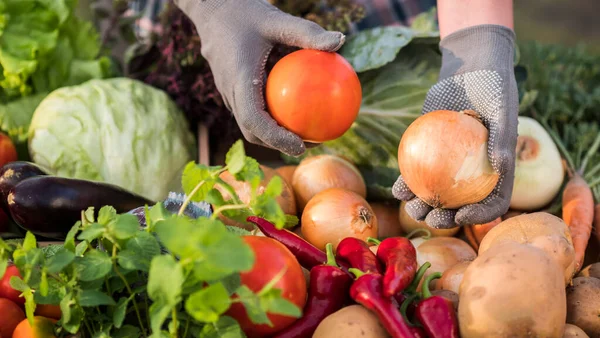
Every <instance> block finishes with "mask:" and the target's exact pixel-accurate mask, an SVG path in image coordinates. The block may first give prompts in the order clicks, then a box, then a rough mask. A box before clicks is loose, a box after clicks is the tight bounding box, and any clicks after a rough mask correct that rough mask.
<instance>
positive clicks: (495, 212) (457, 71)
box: [392, 25, 519, 228]
mask: <svg viewBox="0 0 600 338" xmlns="http://www.w3.org/2000/svg"><path fill="white" fill-rule="evenodd" d="M514 39H515V35H514V32H513V31H512V30H510V29H509V28H506V27H503V26H497V25H480V26H475V27H469V28H465V29H462V30H460V31H457V32H454V33H452V34H450V35H448V36H447V37H445V38H444V39H442V41H441V42H440V49H441V52H442V67H441V70H440V77H439V82H438V83H437V84H436V85H434V86H433V87H432V88H431V89H430V90H429V92H428V93H427V97H426V99H425V103H424V105H423V110H422V112H423V113H424V114H425V113H428V112H431V111H434V110H440V109H445V110H454V111H461V110H465V109H472V110H475V111H476V112H478V113H479V114H480V115H481V118H482V120H483V123H484V125H485V126H486V127H487V128H488V130H489V139H488V156H489V160H490V163H491V164H492V167H493V168H494V170H495V171H496V172H497V173H498V174H499V175H500V178H499V180H498V184H497V185H496V187H495V188H494V190H493V191H492V193H491V194H490V195H489V196H488V197H487V198H485V199H484V200H483V201H481V202H480V203H477V204H471V205H466V206H463V207H461V208H459V209H458V210H450V209H439V208H438V209H433V208H432V207H431V206H429V205H427V204H426V203H425V202H423V201H422V200H421V199H419V198H417V197H415V195H414V194H413V193H412V192H411V191H410V189H409V188H408V187H407V185H406V184H405V183H404V181H403V180H402V176H400V177H399V178H398V180H397V181H396V183H395V184H394V187H393V189H392V191H393V194H394V196H395V197H396V198H397V199H399V200H404V201H408V202H407V203H406V207H405V208H406V212H407V214H408V215H409V216H410V217H412V218H413V219H416V220H420V221H422V220H425V222H426V223H427V224H428V225H429V226H431V227H434V228H452V227H455V225H459V226H463V225H472V224H483V223H488V222H491V221H493V220H494V219H496V218H498V217H500V216H502V215H504V214H505V213H506V212H507V211H508V208H509V204H510V199H511V196H512V189H513V182H514V171H515V148H516V143H517V123H518V120H517V118H518V109H519V98H518V92H517V83H516V80H515V76H514V68H513V64H514V59H513V58H514Z"/></svg>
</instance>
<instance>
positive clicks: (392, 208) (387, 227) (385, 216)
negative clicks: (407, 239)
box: [370, 203, 402, 239]
mask: <svg viewBox="0 0 600 338" xmlns="http://www.w3.org/2000/svg"><path fill="white" fill-rule="evenodd" d="M370 205H371V209H373V212H374V213H375V216H377V227H378V237H377V238H381V239H383V238H388V237H397V236H402V227H401V226H400V219H399V218H398V209H399V208H398V206H396V205H389V204H385V203H370Z"/></svg>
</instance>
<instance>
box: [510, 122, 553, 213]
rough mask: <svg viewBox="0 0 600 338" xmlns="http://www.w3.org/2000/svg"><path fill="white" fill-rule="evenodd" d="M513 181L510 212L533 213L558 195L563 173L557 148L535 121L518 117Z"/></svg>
mask: <svg viewBox="0 0 600 338" xmlns="http://www.w3.org/2000/svg"><path fill="white" fill-rule="evenodd" d="M518 128H519V130H518V133H519V137H518V139H517V149H516V161H515V181H514V185H513V192H512V197H511V199H510V208H511V209H515V210H523V211H535V210H539V209H541V208H543V207H544V206H546V205H548V204H549V203H550V202H551V201H552V200H553V199H554V197H556V195H557V194H558V193H559V191H560V188H561V186H562V183H563V180H564V175H565V169H564V166H563V164H562V158H561V156H560V153H559V151H558V148H557V147H556V144H555V143H554V141H553V140H552V138H551V137H550V134H548V132H547V131H546V129H544V127H542V125H541V124H540V123H539V122H537V121H536V120H534V119H532V118H530V117H526V116H519V127H518Z"/></svg>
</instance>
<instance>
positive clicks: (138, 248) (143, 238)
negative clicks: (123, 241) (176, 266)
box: [118, 231, 160, 272]
mask: <svg viewBox="0 0 600 338" xmlns="http://www.w3.org/2000/svg"><path fill="white" fill-rule="evenodd" d="M157 255H160V246H159V244H158V242H157V241H156V239H155V238H154V236H153V235H151V234H150V233H148V232H142V231H139V232H138V233H137V234H136V236H135V237H133V238H131V239H130V240H129V241H127V245H126V246H125V249H124V250H122V251H121V252H119V255H118V257H119V265H121V266H122V267H124V268H126V269H129V270H141V271H146V272H147V271H148V270H149V269H150V261H151V260H152V258H153V257H154V256H157Z"/></svg>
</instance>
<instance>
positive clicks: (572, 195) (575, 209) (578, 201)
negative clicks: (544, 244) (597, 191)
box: [562, 171, 594, 273]
mask: <svg viewBox="0 0 600 338" xmlns="http://www.w3.org/2000/svg"><path fill="white" fill-rule="evenodd" d="M569 174H570V176H571V177H570V179H569V181H568V182H567V184H566V186H565V190H564V191H563V195H562V218H563V220H564V221H565V223H566V224H567V225H568V226H569V229H570V230H571V238H572V239H573V246H574V248H575V273H577V272H578V271H579V269H581V265H582V264H583V259H584V257H585V249H586V247H587V244H588V241H589V240H590V236H591V234H592V223H593V221H594V196H593V194H592V189H591V188H590V186H589V185H588V183H587V182H586V181H585V180H584V179H583V177H581V175H580V174H579V173H577V172H575V173H573V172H572V171H569Z"/></svg>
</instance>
